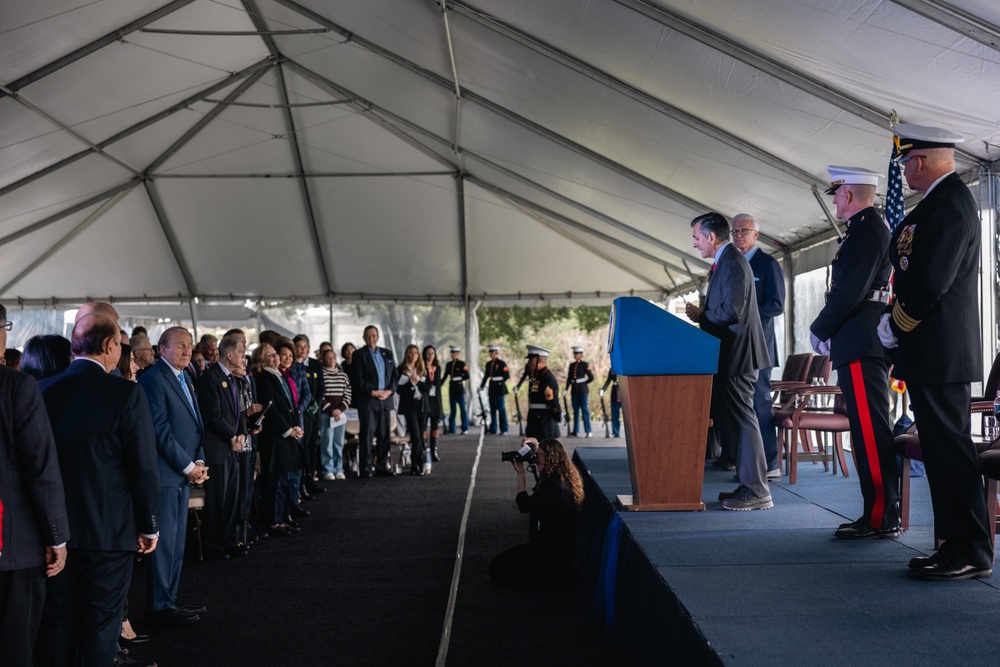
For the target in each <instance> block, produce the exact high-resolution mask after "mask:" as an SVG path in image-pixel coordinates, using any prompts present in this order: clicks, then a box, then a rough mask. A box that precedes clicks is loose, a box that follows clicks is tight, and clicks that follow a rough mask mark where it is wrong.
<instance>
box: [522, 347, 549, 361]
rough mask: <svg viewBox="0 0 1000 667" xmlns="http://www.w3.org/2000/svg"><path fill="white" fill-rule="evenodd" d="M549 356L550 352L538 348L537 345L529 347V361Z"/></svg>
mask: <svg viewBox="0 0 1000 667" xmlns="http://www.w3.org/2000/svg"><path fill="white" fill-rule="evenodd" d="M547 356H549V351H548V350H546V349H545V348H544V347H538V346H537V345H529V346H528V356H527V358H528V359H531V358H532V357H547Z"/></svg>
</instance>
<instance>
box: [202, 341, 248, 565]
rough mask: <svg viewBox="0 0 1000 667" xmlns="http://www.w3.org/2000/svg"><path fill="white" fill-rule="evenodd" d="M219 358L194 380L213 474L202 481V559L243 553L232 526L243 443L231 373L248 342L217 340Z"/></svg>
mask: <svg viewBox="0 0 1000 667" xmlns="http://www.w3.org/2000/svg"><path fill="white" fill-rule="evenodd" d="M218 349H219V361H218V363H216V364H213V365H212V366H210V367H208V368H207V369H205V372H204V373H202V374H201V378H199V379H198V407H199V408H200V410H201V415H202V418H203V419H204V420H205V435H204V438H203V439H202V449H203V450H204V452H205V461H206V463H207V464H208V465H209V467H211V469H212V474H211V475H209V478H208V480H207V481H206V482H205V521H204V524H203V526H204V531H203V533H204V547H205V556H206V558H210V559H214V560H220V559H225V558H227V557H228V556H242V555H245V554H246V551H247V547H246V546H245V545H242V544H239V545H238V543H240V542H241V540H240V539H238V538H237V531H236V526H237V522H238V516H239V514H240V511H239V510H238V508H237V500H239V499H241V496H240V493H239V491H240V488H239V485H240V467H241V465H242V463H243V459H242V458H241V457H242V453H243V451H244V449H245V447H246V444H247V442H246V439H247V425H246V418H245V417H244V415H243V412H242V411H241V410H240V396H239V384H238V383H239V380H237V378H236V377H235V376H234V375H233V371H235V370H238V369H239V368H240V367H241V365H242V363H243V360H244V358H245V355H246V347H245V346H244V344H243V341H242V340H241V339H239V338H238V337H236V336H224V337H223V338H222V341H221V342H220V343H219V347H218Z"/></svg>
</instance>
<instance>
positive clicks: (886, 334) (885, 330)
mask: <svg viewBox="0 0 1000 667" xmlns="http://www.w3.org/2000/svg"><path fill="white" fill-rule="evenodd" d="M891 317H892V315H891V314H890V313H886V314H884V315H883V316H882V319H880V320H879V322H878V339H879V340H880V341H882V345H884V346H885V347H887V348H890V349H891V348H894V347H896V346H897V345H899V339H898V338H896V334H894V333H892V327H891V326H890V325H889V320H890V318H891Z"/></svg>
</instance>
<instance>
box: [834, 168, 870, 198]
mask: <svg viewBox="0 0 1000 667" xmlns="http://www.w3.org/2000/svg"><path fill="white" fill-rule="evenodd" d="M826 170H827V171H828V172H830V187H829V188H827V189H826V194H828V195H832V194H833V193H835V192H836V191H837V188H839V187H840V186H841V185H878V179H880V178H882V174H880V173H878V172H875V171H871V170H870V169H864V168H862V167H841V166H838V165H834V164H831V165H830V166H829V167H827V168H826Z"/></svg>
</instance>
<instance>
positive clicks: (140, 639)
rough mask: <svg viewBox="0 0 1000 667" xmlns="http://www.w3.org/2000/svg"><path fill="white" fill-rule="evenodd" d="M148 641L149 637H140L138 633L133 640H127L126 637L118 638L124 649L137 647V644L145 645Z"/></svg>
mask: <svg viewBox="0 0 1000 667" xmlns="http://www.w3.org/2000/svg"><path fill="white" fill-rule="evenodd" d="M148 641H149V635H140V634H139V633H136V635H135V637H132V639H126V638H125V636H124V635H122V636H121V637H119V638H118V643H119V644H120V645H121V646H122V647H124V648H128V647H129V646H135V645H136V644H145V643H146V642H148Z"/></svg>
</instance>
